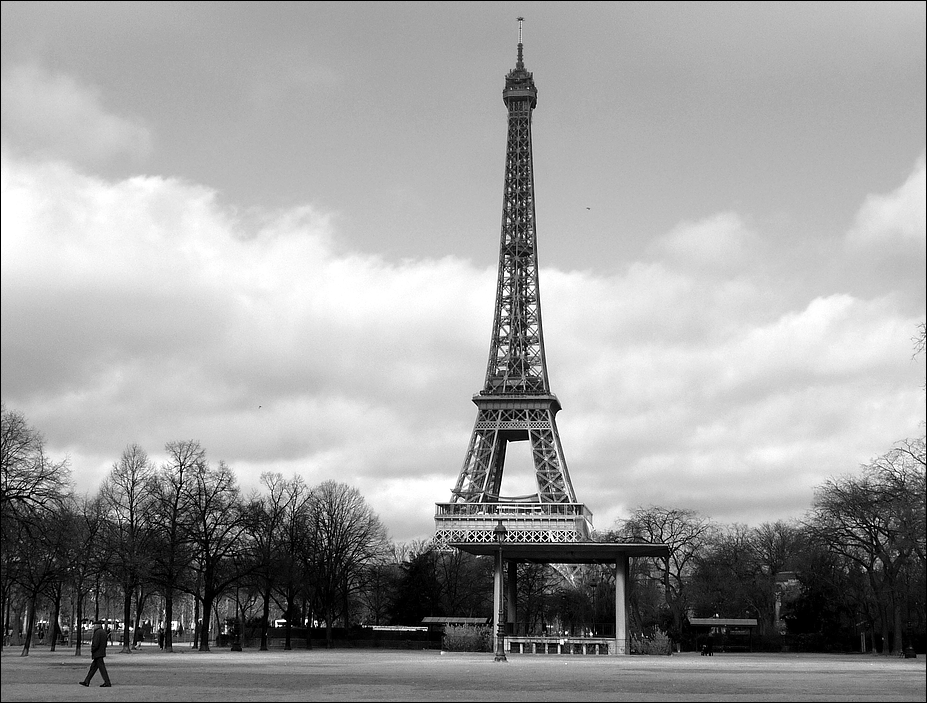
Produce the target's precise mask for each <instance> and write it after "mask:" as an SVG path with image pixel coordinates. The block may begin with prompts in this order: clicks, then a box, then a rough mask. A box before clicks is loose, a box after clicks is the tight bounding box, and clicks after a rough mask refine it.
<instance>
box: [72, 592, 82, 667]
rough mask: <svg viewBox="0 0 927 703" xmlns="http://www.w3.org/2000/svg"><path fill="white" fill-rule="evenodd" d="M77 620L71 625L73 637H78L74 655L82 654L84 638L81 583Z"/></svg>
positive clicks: (78, 594)
mask: <svg viewBox="0 0 927 703" xmlns="http://www.w3.org/2000/svg"><path fill="white" fill-rule="evenodd" d="M76 610H77V622H76V623H75V624H74V625H72V626H71V637H75V636H76V637H77V639H75V640H74V656H76V657H79V656H80V650H81V645H82V644H83V640H84V631H83V628H82V626H83V624H84V594H83V592H82V591H81V589H80V584H78V586H77V608H76Z"/></svg>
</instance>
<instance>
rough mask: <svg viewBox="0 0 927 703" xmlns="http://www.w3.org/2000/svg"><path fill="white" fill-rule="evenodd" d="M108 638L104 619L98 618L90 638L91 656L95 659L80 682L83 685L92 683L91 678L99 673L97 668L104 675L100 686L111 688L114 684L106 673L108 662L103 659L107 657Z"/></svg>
mask: <svg viewBox="0 0 927 703" xmlns="http://www.w3.org/2000/svg"><path fill="white" fill-rule="evenodd" d="M106 638H107V632H106V630H105V629H103V621H102V620H97V621H96V622H95V623H93V638H92V639H91V640H90V658H91V659H92V660H93V661H91V662H90V671H88V672H87V677H86V678H85V679H84V680H83V681H79V682H78V683H80V685H81V686H89V685H90V679H92V678H93V675H94V674H95V673H97V669H99V670H100V673H101V674H102V675H103V683H101V684H100V688H109V687H110V686H112V685H113V684H111V683H110V682H109V674H107V673H106V663H105V662H104V661H103V659H104V658H105V657H106Z"/></svg>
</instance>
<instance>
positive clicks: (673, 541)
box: [617, 506, 716, 642]
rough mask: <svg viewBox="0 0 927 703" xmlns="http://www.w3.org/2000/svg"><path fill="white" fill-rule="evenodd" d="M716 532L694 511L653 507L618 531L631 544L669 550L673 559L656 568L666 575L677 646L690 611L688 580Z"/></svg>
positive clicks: (670, 627)
mask: <svg viewBox="0 0 927 703" xmlns="http://www.w3.org/2000/svg"><path fill="white" fill-rule="evenodd" d="M715 532H716V528H715V526H714V525H713V524H712V523H711V521H710V520H709V519H708V518H706V517H702V516H701V515H699V514H698V513H696V512H695V511H694V510H681V509H675V508H665V507H659V506H650V507H648V508H643V507H640V508H637V509H636V510H635V511H634V513H633V514H632V515H631V517H630V518H629V519H628V520H625V521H624V523H623V524H621V526H620V527H619V529H618V531H617V536H618V537H619V538H620V539H622V540H624V541H628V542H653V543H658V544H665V545H666V546H667V547H669V556H668V557H667V558H666V559H665V560H662V559H658V560H656V561H655V562H654V566H655V567H656V568H657V569H658V570H659V571H660V572H661V573H662V575H663V579H664V590H665V597H666V605H667V607H668V609H669V615H670V618H669V621H668V622H667V623H666V630H667V635H668V636H669V637H670V639H672V640H673V641H674V642H679V641H680V640H681V639H682V628H683V623H684V622H685V621H686V610H687V609H688V605H689V603H688V594H687V583H688V577H689V576H690V574H691V573H692V570H693V569H694V568H695V565H696V561H695V560H696V557H697V556H698V555H699V554H700V553H701V552H702V551H703V549H704V548H705V546H706V545H707V544H708V543H709V541H710V540H711V539H712V537H713V535H714V534H715Z"/></svg>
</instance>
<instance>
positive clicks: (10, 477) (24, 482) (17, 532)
mask: <svg viewBox="0 0 927 703" xmlns="http://www.w3.org/2000/svg"><path fill="white" fill-rule="evenodd" d="M69 488H70V472H69V468H68V462H67V460H63V461H58V462H56V461H52V460H50V459H49V458H48V456H46V454H45V439H44V437H43V436H42V435H41V433H40V432H39V431H38V430H36V429H35V428H34V427H32V426H31V425H29V423H28V422H26V419H25V417H24V416H23V415H22V413H19V412H16V411H13V410H7V408H6V405H5V404H0V564H2V568H0V595H2V598H0V615H2V624H0V626H2V631H3V632H6V630H7V628H8V627H9V626H10V624H9V623H8V622H7V618H8V612H9V604H10V601H9V599H10V598H11V597H12V595H13V587H14V584H15V583H16V582H17V579H19V577H20V576H22V577H23V578H24V579H25V580H26V581H28V583H29V584H30V585H29V586H28V587H27V590H29V589H32V588H34V587H36V586H37V582H36V580H35V579H36V578H38V576H37V572H36V567H37V565H38V562H37V561H36V559H38V558H39V556H40V555H39V554H37V553H35V554H24V550H27V549H29V547H28V546H27V545H30V544H32V543H33V542H34V541H36V540H37V541H38V543H43V542H46V541H47V538H48V532H47V528H48V525H46V524H45V523H46V522H47V519H48V518H49V517H51V516H53V515H54V514H55V513H56V511H57V510H58V509H59V508H60V507H61V506H62V504H63V503H64V501H65V500H66V496H67V494H68V492H69ZM39 588H41V586H39ZM27 653H28V650H27Z"/></svg>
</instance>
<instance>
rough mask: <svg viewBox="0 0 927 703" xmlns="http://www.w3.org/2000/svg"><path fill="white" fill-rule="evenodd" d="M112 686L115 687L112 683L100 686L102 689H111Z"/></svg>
mask: <svg viewBox="0 0 927 703" xmlns="http://www.w3.org/2000/svg"><path fill="white" fill-rule="evenodd" d="M112 685H113V684H111V683H101V684H100V688H109V687H110V686H112Z"/></svg>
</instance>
